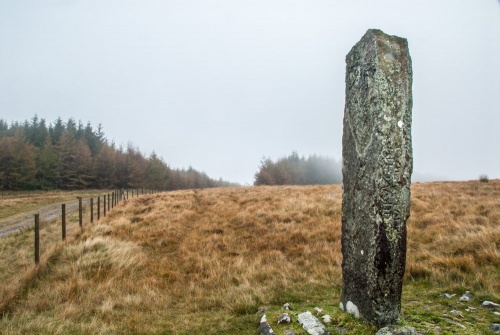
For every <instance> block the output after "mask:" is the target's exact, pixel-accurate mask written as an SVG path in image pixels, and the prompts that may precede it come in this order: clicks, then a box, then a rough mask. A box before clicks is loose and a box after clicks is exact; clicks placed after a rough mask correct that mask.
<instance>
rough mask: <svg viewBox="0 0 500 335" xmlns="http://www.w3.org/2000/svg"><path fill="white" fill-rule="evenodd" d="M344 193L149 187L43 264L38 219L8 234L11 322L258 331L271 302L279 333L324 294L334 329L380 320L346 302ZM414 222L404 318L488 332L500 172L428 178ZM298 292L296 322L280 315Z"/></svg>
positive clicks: (6, 311) (497, 263)
mask: <svg viewBox="0 0 500 335" xmlns="http://www.w3.org/2000/svg"><path fill="white" fill-rule="evenodd" d="M341 200H342V191H341V188H340V186H300V187H299V186H297V187H295V186H293V187H292V186H290V187H248V188H226V189H209V190H190V191H176V192H168V193H161V194H155V195H147V196H143V197H140V198H136V199H133V200H129V201H127V202H123V203H121V204H120V205H119V206H118V207H116V208H115V209H113V211H111V213H110V215H108V216H107V217H106V218H104V219H101V221H100V222H98V223H94V224H93V225H85V228H84V230H83V231H79V228H76V230H75V231H74V232H73V233H72V234H71V235H70V236H71V238H70V239H69V240H68V241H66V242H65V243H55V242H53V244H52V243H51V244H50V245H51V246H49V247H46V248H45V249H44V250H43V256H42V262H41V264H40V265H39V266H37V267H35V266H33V265H29V262H26V263H22V262H19V261H16V259H17V258H22V257H25V258H26V257H28V255H31V254H32V249H31V248H32V246H31V243H32V242H31V240H32V232H23V233H20V234H17V235H15V236H9V237H6V238H3V239H0V256H1V258H0V259H2V261H1V262H2V263H0V264H1V266H2V269H1V271H0V280H1V283H2V288H1V289H0V293H1V297H2V298H1V299H2V300H1V301H0V314H2V315H3V317H2V318H1V319H0V333H2V334H30V333H37V334H186V335H187V334H190V335H193V334H194V335H196V334H258V331H257V326H258V320H259V319H260V316H259V315H256V312H257V310H258V309H259V307H260V306H267V307H268V308H269V311H268V312H267V316H268V320H269V321H270V323H271V325H272V326H273V328H274V330H275V332H276V333H277V334H283V333H284V330H285V329H286V328H290V329H293V330H295V332H296V333H297V334H302V333H304V331H303V330H301V327H300V325H299V324H298V323H297V318H296V316H295V315H294V314H293V313H298V312H301V311H305V310H311V311H312V309H313V308H314V307H321V308H322V309H323V310H324V311H325V313H328V314H330V315H331V316H332V320H333V321H332V324H330V325H329V326H328V328H329V329H330V331H331V332H332V333H333V334H336V333H339V332H342V331H347V334H374V333H375V331H376V329H375V328H374V327H372V326H370V325H367V324H365V323H363V322H362V321H359V320H356V319H354V318H353V317H352V316H350V315H347V314H345V313H342V312H341V311H340V310H339V308H338V302H339V298H340V291H341V282H342V280H341V262H342V255H341V251H340V237H341V236H340V234H341V233H340V227H341ZM407 224H408V253H407V271H406V275H405V285H404V288H403V290H404V291H403V307H402V309H403V310H402V313H403V320H402V321H403V324H406V325H410V326H414V327H416V328H417V329H418V330H420V331H421V332H422V333H425V334H488V333H489V332H490V331H489V330H488V326H489V325H490V324H491V323H494V322H497V323H498V322H499V321H500V320H499V317H498V316H496V315H495V314H493V313H492V310H490V309H486V308H482V307H480V303H481V302H482V301H483V300H491V301H495V302H499V301H500V257H499V250H500V180H490V181H489V182H488V183H480V182H477V181H471V182H448V183H424V184H414V185H413V186H412V211H411V217H410V219H409V220H408V223H407ZM44 229H45V230H46V232H45V233H44V234H46V235H47V236H48V235H50V234H51V233H54V232H58V228H57V226H55V224H54V225H47V226H46V227H45V228H44ZM73 229H75V228H73ZM51 230H52V232H50V231H51ZM5 255H18V256H19V257H17V256H16V257H12V256H11V259H12V260H13V262H12V263H10V264H6V263H5V262H4V261H3V259H4V258H5V257H6V256H5ZM28 258H29V257H28ZM6 268H8V270H7V269H6ZM465 290H468V291H471V292H472V294H473V295H474V301H472V302H471V303H460V302H459V300H458V297H459V296H460V295H461V294H462V293H464V292H465ZM442 293H450V294H456V295H457V296H455V297H454V298H451V299H446V298H443V297H441V296H440V295H441V294H442ZM286 302H288V303H290V304H291V305H292V306H293V307H294V311H293V313H292V319H293V323H292V324H291V325H288V326H282V325H277V324H276V321H275V320H276V318H277V316H278V315H279V314H280V313H281V311H280V306H281V305H282V304H284V303H286ZM469 307H473V308H476V309H471V308H469ZM453 310H455V311H458V313H457V312H453V313H452V311H453Z"/></svg>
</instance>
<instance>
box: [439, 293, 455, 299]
mask: <svg viewBox="0 0 500 335" xmlns="http://www.w3.org/2000/svg"><path fill="white" fill-rule="evenodd" d="M454 296H456V294H449V293H443V294H441V295H440V297H444V298H447V299H450V298H453V297H454Z"/></svg>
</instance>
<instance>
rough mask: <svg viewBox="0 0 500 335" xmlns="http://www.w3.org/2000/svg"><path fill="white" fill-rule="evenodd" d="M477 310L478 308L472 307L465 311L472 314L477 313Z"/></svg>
mask: <svg viewBox="0 0 500 335" xmlns="http://www.w3.org/2000/svg"><path fill="white" fill-rule="evenodd" d="M475 310H477V308H476V307H472V306H468V307H467V308H466V309H465V311H466V312H472V311H475Z"/></svg>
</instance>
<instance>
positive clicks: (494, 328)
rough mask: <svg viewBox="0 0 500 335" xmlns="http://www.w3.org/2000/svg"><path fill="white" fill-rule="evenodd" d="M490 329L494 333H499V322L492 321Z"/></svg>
mask: <svg viewBox="0 0 500 335" xmlns="http://www.w3.org/2000/svg"><path fill="white" fill-rule="evenodd" d="M490 329H491V331H492V332H494V333H495V334H500V323H494V324H492V325H491V326H490Z"/></svg>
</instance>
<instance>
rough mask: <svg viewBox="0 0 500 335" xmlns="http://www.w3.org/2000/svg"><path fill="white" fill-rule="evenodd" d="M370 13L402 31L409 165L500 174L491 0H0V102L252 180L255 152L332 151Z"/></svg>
mask: <svg viewBox="0 0 500 335" xmlns="http://www.w3.org/2000/svg"><path fill="white" fill-rule="evenodd" d="M369 28H377V29H381V30H383V31H384V32H385V33H387V34H390V35H398V36H401V37H405V38H407V39H408V43H409V48H410V54H411V57H412V61H413V73H414V78H413V100H414V105H413V128H412V132H413V149H414V180H418V179H419V178H420V177H419V176H422V175H426V176H430V177H431V178H434V179H447V180H470V179H478V177H479V175H480V174H487V175H488V177H489V178H500V2H499V1H498V0H425V1H402V0H391V1H389V0H379V1H370V0H354V1H353V0H350V1H335V0H330V1H326V0H303V1H299V0H248V1H247V0H140V1H139V0H134V1H132V0H0V118H2V119H4V120H7V121H8V122H11V121H24V120H25V119H31V118H32V117H33V116H34V115H35V114H37V115H38V116H39V117H41V118H44V119H46V121H47V122H49V123H51V122H53V121H54V120H55V119H56V118H57V117H61V118H62V119H63V120H65V121H66V120H67V119H68V118H70V117H72V118H74V119H75V120H77V121H78V120H81V121H82V122H83V123H87V121H90V122H91V123H92V125H94V126H95V127H97V125H98V124H99V123H102V125H103V128H104V132H105V134H106V137H107V138H108V139H109V140H114V141H115V142H116V143H117V144H122V145H124V146H126V145H127V143H128V142H132V143H133V144H134V145H135V146H137V147H139V148H140V149H141V151H142V152H143V153H145V154H146V155H149V154H150V153H151V152H152V151H153V150H154V151H155V152H156V153H157V154H158V155H159V156H161V157H163V159H164V160H165V161H166V162H167V163H168V164H169V165H170V166H172V167H174V168H175V167H179V168H180V167H188V166H190V165H191V166H193V167H194V168H195V169H197V170H201V171H205V172H206V173H207V174H208V175H209V176H210V177H213V178H219V177H222V178H224V179H226V180H230V181H234V182H239V183H242V184H245V183H248V184H251V183H253V179H254V174H255V172H257V170H258V166H259V162H260V160H261V158H262V157H263V156H266V157H271V158H272V159H277V158H280V157H282V156H285V155H288V154H290V153H291V152H292V151H293V150H296V151H298V152H299V154H300V155H305V156H306V157H307V156H308V155H310V154H319V155H324V156H330V157H333V158H335V159H341V153H342V120H343V113H344V98H345V96H344V93H345V83H344V79H345V56H346V54H347V53H348V52H349V50H350V49H351V47H352V46H353V45H354V44H356V43H357V42H358V41H359V39H360V38H361V37H362V36H363V34H364V33H365V32H366V30H367V29H369Z"/></svg>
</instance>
